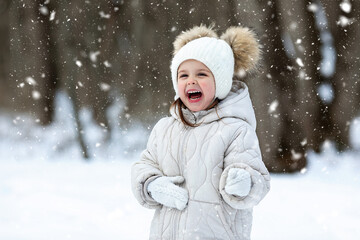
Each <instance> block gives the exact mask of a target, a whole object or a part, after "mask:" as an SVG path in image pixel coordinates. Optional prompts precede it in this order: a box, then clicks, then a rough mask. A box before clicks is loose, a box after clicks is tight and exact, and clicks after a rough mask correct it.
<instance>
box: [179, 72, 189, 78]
mask: <svg viewBox="0 0 360 240" xmlns="http://www.w3.org/2000/svg"><path fill="white" fill-rule="evenodd" d="M187 77H188V75H187V74H185V73H184V74H180V75H179V78H187Z"/></svg>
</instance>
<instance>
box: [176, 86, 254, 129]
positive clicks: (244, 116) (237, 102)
mask: <svg viewBox="0 0 360 240" xmlns="http://www.w3.org/2000/svg"><path fill="white" fill-rule="evenodd" d="M240 85H241V87H240V89H239V90H237V91H231V92H230V93H229V95H228V96H227V97H226V98H225V99H223V100H222V101H220V102H219V104H218V105H217V107H215V108H211V109H209V110H203V111H198V112H192V111H191V110H189V109H187V108H183V109H182V111H183V115H184V117H185V118H186V120H187V121H189V122H190V123H192V124H209V123H211V122H213V121H218V120H219V119H224V118H238V119H241V120H243V121H245V122H247V123H248V124H250V126H252V127H253V128H254V129H256V118H255V112H254V109H253V106H252V102H251V99H250V94H249V90H248V87H247V86H246V84H245V83H243V82H240ZM177 111H178V109H177V108H176V107H173V108H171V109H170V113H171V115H172V116H173V117H174V118H175V119H176V120H178V121H180V122H181V119H180V116H179V114H178V112H177Z"/></svg>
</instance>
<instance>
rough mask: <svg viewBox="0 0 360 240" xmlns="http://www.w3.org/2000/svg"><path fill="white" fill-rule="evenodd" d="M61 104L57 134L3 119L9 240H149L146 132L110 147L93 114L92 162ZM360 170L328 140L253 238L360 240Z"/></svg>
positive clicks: (275, 191) (3, 202)
mask: <svg viewBox="0 0 360 240" xmlns="http://www.w3.org/2000/svg"><path fill="white" fill-rule="evenodd" d="M62 101H63V103H62V104H61V106H62V107H59V108H58V114H57V116H58V117H57V121H56V122H55V123H54V124H53V125H52V126H50V127H46V128H41V127H38V126H36V125H35V124H34V123H33V120H31V119H30V118H26V117H24V116H18V117H10V116H7V115H5V116H4V115H3V116H1V117H0V239H4V240H15V239H16V240H20V239H21V240H23V239H24V240H25V239H26V240H29V239H34V240H35V239H36V240H48V239H53V240H57V239H59V240H63V239H76V240H80V239H86V240H92V239H94V240H98V239H106V240H112V239H114V240H115V239H117V240H118V239H122V240H128V239H129V240H130V239H134V240H142V239H147V238H148V233H149V227H150V221H151V218H152V214H153V210H148V209H145V208H143V207H141V206H140V205H139V204H138V203H137V202H136V200H135V198H134V197H133V195H132V193H131V189H130V168H131V164H132V163H133V162H134V161H136V160H137V156H138V154H139V151H140V150H139V148H133V146H140V148H142V147H144V145H145V141H144V139H145V140H146V137H144V135H146V134H144V130H141V129H140V130H139V128H135V129H137V130H129V131H125V132H124V131H119V132H117V133H115V134H113V136H112V140H111V143H112V144H108V145H107V146H106V147H105V144H104V143H103V142H102V141H100V140H99V139H100V138H101V133H103V129H101V128H97V127H95V126H94V124H91V121H90V120H89V119H90V118H89V116H88V115H87V114H88V113H85V114H84V116H83V119H84V121H85V122H87V124H88V125H87V129H88V131H87V133H91V134H90V135H91V136H89V137H88V143H89V145H91V147H92V149H93V150H92V156H95V157H94V159H93V160H92V161H90V162H85V161H84V160H82V159H81V156H80V154H79V148H78V146H77V144H76V142H75V141H74V137H73V135H74V126H73V123H72V122H73V120H72V118H71V111H69V108H68V107H66V101H65V100H64V99H63V100H62ZM59 112H60V114H59ZM147 134H148V133H147ZM355 135H357V136H359V135H360V131H359V132H357V134H354V133H353V136H355ZM359 169H360V152H359V151H354V152H347V153H342V154H338V153H336V151H335V150H334V148H333V146H332V145H331V143H329V142H327V143H325V144H324V148H323V152H322V154H320V155H317V154H314V153H311V152H310V153H309V165H308V167H307V169H304V171H302V173H299V174H296V175H275V174H274V175H272V182H271V191H270V193H269V194H268V195H267V196H266V198H265V199H264V200H263V201H262V202H261V203H260V204H259V205H258V206H257V207H255V209H254V222H253V231H252V239H253V240H269V239H276V240H282V239H284V240H288V239H292V240H304V239H307V240H319V239H326V240H344V239H346V240H358V239H360V228H359V226H358V225H359V223H360V170H359Z"/></svg>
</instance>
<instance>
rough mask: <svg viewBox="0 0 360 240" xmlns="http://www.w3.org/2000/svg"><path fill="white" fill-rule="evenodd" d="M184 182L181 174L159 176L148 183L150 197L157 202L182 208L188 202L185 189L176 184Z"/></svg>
mask: <svg viewBox="0 0 360 240" xmlns="http://www.w3.org/2000/svg"><path fill="white" fill-rule="evenodd" d="M183 182H184V178H183V177H182V176H176V177H159V178H156V179H155V180H153V181H152V182H151V183H149V185H148V191H149V192H150V195H151V197H152V198H153V199H154V200H155V201H157V202H158V203H160V204H162V205H164V206H166V207H170V208H176V209H178V210H183V209H184V208H185V206H186V204H187V202H188V199H189V195H188V193H187V191H186V190H185V189H183V188H181V187H179V186H177V185H176V184H181V183H183Z"/></svg>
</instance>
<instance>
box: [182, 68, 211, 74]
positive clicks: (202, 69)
mask: <svg viewBox="0 0 360 240" xmlns="http://www.w3.org/2000/svg"><path fill="white" fill-rule="evenodd" d="M198 71H199V72H201V71H205V72H210V71H209V70H207V69H205V68H201V69H199V70H198ZM181 72H187V70H185V69H184V70H181V71H179V72H178V73H181Z"/></svg>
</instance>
